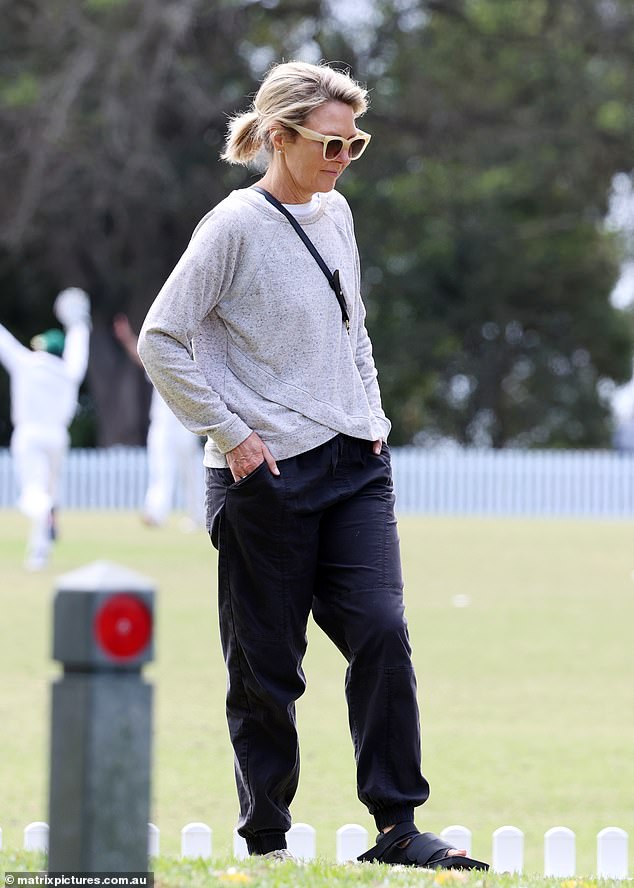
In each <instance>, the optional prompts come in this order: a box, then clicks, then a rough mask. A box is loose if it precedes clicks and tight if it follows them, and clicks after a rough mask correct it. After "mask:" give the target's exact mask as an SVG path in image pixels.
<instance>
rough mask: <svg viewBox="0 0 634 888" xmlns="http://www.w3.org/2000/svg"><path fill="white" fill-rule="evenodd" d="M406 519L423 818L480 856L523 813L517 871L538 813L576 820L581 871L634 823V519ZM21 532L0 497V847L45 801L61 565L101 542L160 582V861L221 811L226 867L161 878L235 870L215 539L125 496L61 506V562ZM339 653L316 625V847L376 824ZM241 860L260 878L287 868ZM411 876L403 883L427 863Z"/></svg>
mask: <svg viewBox="0 0 634 888" xmlns="http://www.w3.org/2000/svg"><path fill="white" fill-rule="evenodd" d="M400 530H401V539H402V546H403V560H404V567H405V575H406V595H407V607H408V618H409V624H410V632H411V636H412V644H413V648H414V657H415V664H416V667H417V672H418V677H419V694H420V704H421V712H422V718H423V755H424V765H425V772H426V775H427V776H428V778H429V779H430V782H431V784H432V796H431V799H430V801H429V802H428V803H427V805H425V807H424V808H423V809H421V812H420V816H419V818H418V822H419V825H420V826H421V827H422V828H424V829H429V830H433V831H439V830H441V829H443V828H444V827H446V826H448V825H451V824H456V823H459V824H463V825H465V826H468V827H469V828H470V829H471V830H472V832H473V850H474V854H475V855H476V856H480V857H484V858H487V857H488V856H490V851H491V834H492V832H493V830H495V829H496V828H497V827H499V826H502V825H506V824H512V825H514V826H518V827H520V829H522V830H523V831H524V833H525V836H526V855H525V871H526V872H528V873H531V872H535V873H540V872H543V835H544V833H545V831H546V830H547V829H549V828H550V827H552V826H568V827H570V828H571V829H573V830H574V831H575V833H576V834H577V871H578V872H579V873H581V874H587V875H591V874H592V873H593V871H594V868H595V860H596V834H597V833H598V832H599V830H600V829H602V828H603V827H605V826H620V827H622V828H623V829H625V830H627V831H628V832H629V833H630V834H632V833H633V831H634V793H633V792H632V787H633V786H634V756H633V755H632V749H634V681H633V679H632V676H633V675H634V644H633V643H632V635H633V633H632V627H633V626H634V523H633V522H625V521H623V522H609V521H602V522H592V521H561V520H550V521H541V520H539V521H538V520H534V521H533V520H517V519H513V520H510V519H509V520H492V519H476V518H423V517H421V518H410V517H407V518H403V519H402V520H401V522H400ZM25 535H26V526H25V524H24V522H23V520H22V519H21V518H20V517H19V516H18V515H17V514H16V513H14V512H13V511H2V512H0V563H1V564H2V586H3V588H2V591H1V593H0V594H1V596H2V599H1V600H2V610H3V634H2V646H1V648H0V667H1V674H2V676H3V692H2V695H0V717H1V719H2V725H3V729H2V733H1V734H0V760H1V761H2V782H1V792H0V828H2V830H3V839H4V848H5V849H8V850H15V849H18V848H20V847H21V845H22V841H23V838H22V836H23V829H24V826H26V824H27V823H29V822H30V821H34V820H46V819H47V768H48V764H47V755H48V719H49V688H50V682H51V680H52V678H53V677H55V676H56V675H57V674H58V672H59V669H58V667H57V665H55V664H53V663H52V661H51V659H50V650H51V627H50V618H51V605H52V593H53V589H54V585H55V578H56V577H57V576H58V575H59V574H62V573H64V572H66V571H68V570H72V569H74V568H76V567H80V566H83V565H85V564H87V563H90V562H91V561H94V560H96V559H107V560H111V561H115V562H117V563H120V564H122V565H125V566H127V567H130V568H132V569H134V570H137V571H140V572H141V573H144V574H146V575H147V576H149V577H151V578H152V579H153V580H154V581H155V583H156V588H157V590H158V591H157V657H156V662H155V663H154V664H153V665H152V666H151V667H149V668H147V669H146V671H145V674H146V677H147V679H148V680H150V681H151V682H152V683H153V684H154V686H155V696H156V706H155V734H154V783H153V788H152V820H153V822H154V823H156V824H157V825H158V826H159V827H160V829H161V853H162V854H163V855H166V857H167V859H168V863H169V859H170V858H172V859H173V858H176V857H177V855H178V854H179V850H180V830H181V828H182V827H183V826H184V825H185V824H186V823H188V822H190V821H195V820H202V821H204V822H206V823H208V824H209V825H210V826H211V827H212V828H213V845H214V863H213V865H212V867H211V868H212V870H214V871H216V870H217V872H219V873H220V874H221V875H217V876H214V878H216V880H218V879H221V877H222V879H221V881H216V882H214V881H210V882H206V881H200V882H198V881H191V882H190V881H189V879H190V878H191V879H195V878H198V876H196V875H195V871H197V870H196V867H192V874H191V876H190V875H187V881H185V882H183V881H181V882H180V883H179V882H178V879H179V878H183V877H182V874H181V876H178V875H174V876H173V877H172V875H171V874H170V872H169V870H170V865H168V863H166V865H165V872H164V873H163V876H162V878H163V879H164V881H163V882H162V883H161V884H163V885H165V886H171V885H176V884H185V885H189V884H191V885H198V884H200V885H203V884H205V885H206V884H210V885H215V884H225V882H226V881H236V880H235V879H231V878H229V876H231V875H232V874H231V873H228V874H227V873H226V872H225V871H226V869H227V867H228V866H229V867H230V863H226V861H227V859H228V857H229V855H230V853H231V842H232V829H233V826H234V824H235V817H236V801H235V789H234V785H233V774H232V753H231V749H230V746H229V742H228V738H227V732H226V727H225V722H224V702H223V698H224V690H225V670H224V664H223V662H222V657H221V654H220V650H219V643H218V632H217V626H216V622H217V618H216V608H215V553H214V550H213V549H212V548H211V546H210V544H209V542H208V540H207V538H206V537H205V535H204V534H203V533H197V534H191V535H190V534H183V533H181V532H180V530H179V523H178V517H177V516H175V517H174V519H173V521H172V522H171V523H170V525H169V527H166V528H164V529H160V530H148V529H147V528H145V527H143V526H142V525H141V524H140V522H139V520H138V516H137V515H135V514H132V513H125V512H124V513H119V512H69V513H66V514H63V515H62V516H61V539H60V542H59V544H58V548H57V551H56V553H55V558H54V562H53V564H52V565H51V567H50V568H49V569H47V571H45V572H43V573H41V574H35V575H32V574H28V573H26V572H25V571H24V570H23V568H22V557H23V548H24V539H25ZM344 666H345V664H344V662H343V660H342V658H341V656H340V655H339V654H338V652H337V651H336V650H334V649H333V648H332V646H331V645H330V644H329V642H328V641H327V640H326V639H324V638H323V637H322V636H321V634H320V633H319V631H318V630H317V629H316V628H315V627H314V626H312V627H311V637H310V645H309V652H308V655H307V657H306V663H305V669H306V673H307V677H308V690H307V692H306V695H305V696H304V698H303V699H302V700H301V701H300V703H299V707H298V713H299V729H300V735H301V742H302V780H301V785H300V790H299V793H298V796H297V798H296V801H295V804H294V806H293V813H294V817H295V820H296V821H303V822H306V823H310V824H311V825H312V826H314V827H315V828H316V829H317V841H318V854H319V855H320V857H322V858H324V859H326V860H329V861H331V862H332V861H334V852H335V832H336V830H337V828H338V827H340V826H341V825H343V824H344V823H350V822H352V823H360V824H362V825H363V826H365V827H366V828H367V829H368V831H369V832H370V835H371V836H373V835H374V831H373V826H372V822H371V818H369V816H368V815H367V814H366V813H365V810H364V808H363V807H362V806H361V805H360V803H359V802H358V801H357V799H356V792H355V783H354V768H353V758H352V752H351V745H350V740H349V737H348V732H347V720H346V713H345V705H344V699H343V672H344ZM216 859H217V860H218V861H222V860H224V861H225V864H223V865H222V866H221V865H220V864H218V865H216V863H215V861H216ZM250 865H251V862H249V863H248V865H247V864H245V865H244V866H245V867H247V869H248V866H250ZM173 866H174V867H175V870H176V871H178V868H179V867H181V866H184V865H181V864H179V863H177V862H176V861H175V860H173ZM241 866H242V865H241ZM282 869H283V868H282V867H279V868H278V869H275V870H274V872H275V873H278V872H279V871H281V870H282ZM348 869H349V868H343V870H342V876H341V878H344V876H345V874H346V873H347V872H348ZM364 869H365V868H364ZM370 869H371V870H372V869H373V868H370ZM357 870H358V868H356V869H355V873H356V872H357ZM188 872H189V870H188ZM239 872H242V869H240V870H239ZM245 872H246V874H247V875H248V876H249V880H250V884H253V885H260V884H262V885H264V884H267V885H268V884H270V885H274V884H275V885H276V884H280V885H281V884H286V883H285V882H275V881H270V879H271V878H272V876H269V875H265V876H263V877H262V878H263V879H264V881H262V880H261V879H260V876H259V875H258V873H257V871H253V872H252V871H251V870H250V869H248V872H247V870H245ZM267 872H268V871H267ZM299 872H300V870H298V873H299ZM308 872H309V870H307V869H305V868H304V869H301V873H302V875H301V876H300V875H298V874H296V878H298V879H299V878H301V879H304V878H308V876H306V875H305V874H306V873H308ZM334 872H335V870H332V871H331V872H330V875H329V876H328V878H329V879H334V878H335V876H334V875H333V873H334ZM337 872H338V870H337ZM222 873H225V875H222ZM234 875H235V873H234ZM345 877H346V878H347V876H345ZM200 878H201V879H207V878H211V877H210V876H209V875H208V874H205V875H204V876H203V875H201V876H200ZM275 878H276V879H277V878H278V875H276V876H275ZM279 878H282V875H279ZM283 878H286V876H283ZM336 878H337V879H338V878H339V875H337V876H336ZM355 878H357V876H356V875H355ZM368 878H369V879H371V878H375V877H374V876H372V877H370V876H368ZM382 878H383V876H381V877H379V876H376V881H375V882H372V881H368V882H367V883H365V884H377V885H378V884H381V879H382ZM403 878H404V879H408V878H410V879H411V878H413V875H412V873H409V874H408V873H407V872H406V873H405V875H404V876H403ZM415 878H416V881H415V882H411V881H410V882H407V881H404V882H402V884H419V883H420V884H423V882H419V880H420V879H421V878H424V879H432V882H433V879H434V877H433V876H429V875H423V874H422V873H416V874H415ZM471 878H472V877H471V876H470V877H469V880H468V884H471V881H470V880H471ZM489 878H491V877H489ZM496 878H498V877H496ZM499 878H501V877H499ZM258 879H260V881H258ZM267 879H268V880H269V881H266V880H267ZM223 880H224V881H223ZM238 881H239V880H238ZM432 882H424V884H432ZM289 884H290V883H289ZM294 884H309V882H299V881H296V882H295V883H294ZM310 884H315V885H319V884H321V883H320V882H318V881H314V882H311V883H310ZM323 884H326V882H324V883H323ZM328 884H333V885H334V884H339V882H335V881H329V882H328ZM341 884H349V883H348V882H345V881H343V882H341ZM359 884H361V882H359ZM390 884H392V881H390ZM394 884H401V883H394ZM496 884H497V883H496ZM499 884H502V882H500V883H499ZM526 884H528V883H527V881H526V879H524V880H523V881H522V885H526Z"/></svg>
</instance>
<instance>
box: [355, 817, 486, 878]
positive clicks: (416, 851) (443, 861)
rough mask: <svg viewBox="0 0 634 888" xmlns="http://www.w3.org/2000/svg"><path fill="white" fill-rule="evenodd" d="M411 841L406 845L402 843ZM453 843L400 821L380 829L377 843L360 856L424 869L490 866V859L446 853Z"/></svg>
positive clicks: (365, 860) (368, 860)
mask: <svg viewBox="0 0 634 888" xmlns="http://www.w3.org/2000/svg"><path fill="white" fill-rule="evenodd" d="M403 842H408V844H407V846H406V847H405V848H399V847H398V846H399V844H402V843H403ZM452 850H453V847H452V846H451V845H448V844H447V842H445V841H444V840H443V839H441V838H439V837H438V836H435V835H434V834H433V833H429V832H427V833H420V832H419V831H418V830H417V829H416V827H415V826H414V824H413V823H397V825H396V826H395V827H393V829H391V830H390V831H389V832H387V833H380V834H379V835H378V836H377V838H376V845H375V846H374V847H373V848H370V849H369V850H368V851H366V852H365V853H364V854H361V855H360V856H359V857H358V858H357V860H359V861H361V862H365V863H387V864H392V865H395V864H396V865H400V866H419V867H422V868H425V869H436V868H437V867H440V868H442V869H465V870H488V868H489V865H488V863H483V862H482V861H481V860H474V859H473V858H472V857H462V856H460V855H452V856H451V857H448V856H447V851H452Z"/></svg>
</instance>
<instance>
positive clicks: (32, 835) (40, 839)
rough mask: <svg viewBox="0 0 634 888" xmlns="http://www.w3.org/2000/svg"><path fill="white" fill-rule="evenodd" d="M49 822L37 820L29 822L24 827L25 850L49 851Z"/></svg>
mask: <svg viewBox="0 0 634 888" xmlns="http://www.w3.org/2000/svg"><path fill="white" fill-rule="evenodd" d="M48 836H49V829H48V823H44V822H43V821H42V820H36V821H34V822H33V823H29V825H28V826H27V827H25V829H24V850H25V851H44V853H46V852H47V851H48Z"/></svg>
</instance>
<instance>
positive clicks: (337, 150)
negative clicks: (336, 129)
mask: <svg viewBox="0 0 634 888" xmlns="http://www.w3.org/2000/svg"><path fill="white" fill-rule="evenodd" d="M342 149H343V142H342V141H341V139H331V140H330V141H329V142H328V144H327V145H326V160H334V159H335V157H339V155H340V154H341V151H342Z"/></svg>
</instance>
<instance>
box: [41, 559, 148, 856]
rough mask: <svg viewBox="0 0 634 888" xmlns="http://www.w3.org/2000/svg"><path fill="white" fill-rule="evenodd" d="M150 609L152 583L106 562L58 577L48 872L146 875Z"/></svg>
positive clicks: (55, 615)
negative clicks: (144, 673)
mask: <svg viewBox="0 0 634 888" xmlns="http://www.w3.org/2000/svg"><path fill="white" fill-rule="evenodd" d="M153 607H154V590H153V588H152V585H151V582H150V581H149V580H147V579H146V578H145V577H142V576H140V575H139V574H136V573H133V572H132V571H130V570H127V569H126V568H122V567H119V566H118V565H114V564H109V563H108V562H95V563H94V564H90V565H88V566H86V567H83V568H80V569H79V570H76V571H73V572H72V573H69V574H66V575H64V576H63V577H60V578H59V579H58V583H57V588H56V594H55V598H54V603H53V657H54V658H55V659H56V660H59V661H60V662H61V663H62V664H63V666H64V672H63V674H62V676H61V678H59V679H58V680H57V681H55V682H54V683H53V694H52V726H51V758H50V789H49V812H50V817H49V822H50V824H51V843H50V855H49V869H50V871H51V872H111V871H112V872H138V873H141V872H147V863H148V832H147V830H148V820H149V799H150V745H151V740H150V734H151V708H152V688H151V687H150V686H149V685H147V684H146V683H145V682H144V681H143V680H142V677H141V666H142V664H143V663H145V662H147V661H148V660H150V659H151V658H152V652H153V643H152V642H153V627H152V623H153Z"/></svg>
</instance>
